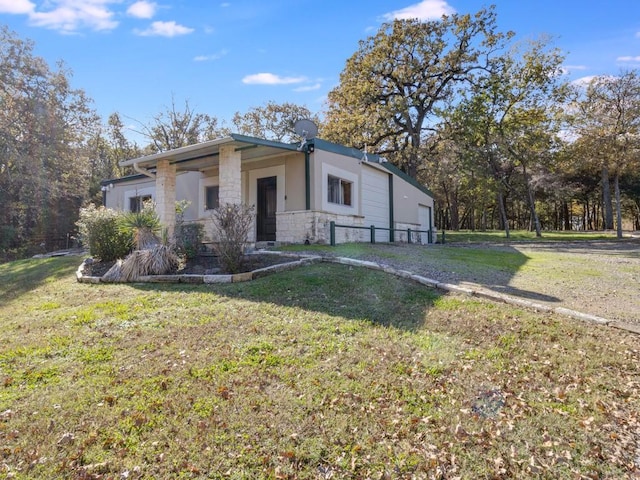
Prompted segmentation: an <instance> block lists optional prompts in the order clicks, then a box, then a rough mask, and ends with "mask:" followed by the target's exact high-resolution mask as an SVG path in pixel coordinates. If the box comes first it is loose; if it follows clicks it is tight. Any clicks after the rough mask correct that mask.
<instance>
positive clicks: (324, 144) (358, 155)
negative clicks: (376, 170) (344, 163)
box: [312, 138, 380, 163]
mask: <svg viewBox="0 0 640 480" xmlns="http://www.w3.org/2000/svg"><path fill="white" fill-rule="evenodd" d="M312 142H313V144H314V145H315V147H316V149H319V150H324V151H325V152H331V153H337V154H339V155H344V156H345V157H351V158H355V159H358V160H363V159H364V155H365V154H364V152H363V151H362V150H358V149H357V148H355V147H346V146H344V145H339V144H337V143H332V142H328V141H327V140H322V139H320V138H314V139H313V140H312ZM367 159H368V160H369V161H370V162H374V163H380V156H379V155H377V154H375V153H367Z"/></svg>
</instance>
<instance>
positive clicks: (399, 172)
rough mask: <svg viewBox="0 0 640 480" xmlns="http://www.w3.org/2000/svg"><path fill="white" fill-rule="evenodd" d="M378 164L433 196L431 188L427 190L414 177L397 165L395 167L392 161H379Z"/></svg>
mask: <svg viewBox="0 0 640 480" xmlns="http://www.w3.org/2000/svg"><path fill="white" fill-rule="evenodd" d="M380 165H381V166H383V167H384V168H386V169H387V170H389V171H390V172H391V173H393V174H394V175H397V176H398V177H400V178H402V179H403V180H404V181H406V182H407V183H410V184H411V185H413V186H414V187H416V188H417V189H419V190H420V191H422V192H423V193H426V194H427V195H429V196H430V197H431V198H433V192H432V191H431V190H429V189H428V188H427V187H425V186H424V185H422V184H421V183H420V182H418V181H417V180H416V179H415V178H413V177H411V176H409V175H407V174H406V173H404V172H403V171H402V170H400V169H399V168H398V167H396V166H395V165H394V164H393V163H389V162H380Z"/></svg>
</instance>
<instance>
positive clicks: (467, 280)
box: [318, 244, 561, 303]
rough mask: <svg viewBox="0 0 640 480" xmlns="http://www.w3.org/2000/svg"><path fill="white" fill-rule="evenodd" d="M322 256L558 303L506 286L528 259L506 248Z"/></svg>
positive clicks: (348, 249) (333, 251)
mask: <svg viewBox="0 0 640 480" xmlns="http://www.w3.org/2000/svg"><path fill="white" fill-rule="evenodd" d="M318 251H319V252H320V253H322V254H325V255H332V256H347V257H350V258H356V259H360V260H368V261H373V262H376V263H378V264H380V265H391V266H393V267H394V268H396V269H401V270H407V271H409V272H412V273H415V274H418V275H422V276H424V277H427V278H430V279H433V280H437V281H440V282H442V283H449V284H454V285H464V286H468V284H475V285H480V286H483V287H485V288H486V289H489V290H493V291H496V292H499V293H502V294H505V295H511V296H515V297H519V298H523V299H528V300H537V301H544V302H551V303H558V302H560V301H561V299H559V298H557V297H554V296H550V295H546V294H543V293H541V292H538V291H535V290H524V289H521V288H515V287H512V286H510V282H511V280H512V279H513V277H514V275H515V274H516V273H517V272H518V270H520V268H522V266H523V265H524V264H525V263H526V262H527V261H528V260H529V257H528V256H527V255H525V254H523V253H522V252H520V251H519V250H518V249H516V248H514V247H512V246H509V245H500V246H497V247H495V246H494V247H492V248H488V247H487V246H486V245H485V246H483V245H478V244H475V245H471V244H468V245H457V246H452V245H431V246H422V245H406V244H405V245H403V244H400V245H388V244H387V245H385V244H377V245H367V244H348V245H339V246H338V247H320V248H318Z"/></svg>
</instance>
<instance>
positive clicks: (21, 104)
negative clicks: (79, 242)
mask: <svg viewBox="0 0 640 480" xmlns="http://www.w3.org/2000/svg"><path fill="white" fill-rule="evenodd" d="M33 48H34V45H33V43H32V42H31V41H25V40H21V39H19V38H18V37H17V36H16V35H15V34H14V33H13V32H10V31H9V30H8V29H7V28H6V27H2V28H1V29H0V158H1V160H0V204H1V205H2V206H3V208H2V211H1V212H0V225H1V226H2V231H3V232H5V234H7V232H8V234H9V235H11V238H10V239H7V238H6V237H5V238H4V240H3V241H2V242H0V243H2V244H3V245H4V246H5V248H6V249H22V250H23V251H25V252H26V250H28V247H29V245H38V244H43V246H44V248H47V249H50V248H53V247H64V246H65V244H66V243H68V242H67V241H66V240H67V239H68V236H69V235H70V234H71V233H73V232H74V231H75V222H76V220H77V216H78V210H79V207H80V205H81V204H82V201H83V200H84V199H85V198H86V196H87V190H88V184H89V180H88V179H89V176H90V175H89V168H88V165H89V155H90V148H89V139H90V138H92V137H93V136H94V134H95V131H96V128H97V126H98V117H97V115H96V113H95V112H94V111H93V109H92V108H91V106H90V103H91V101H90V99H89V98H87V96H86V95H85V93H84V92H83V91H82V90H77V89H73V88H72V87H71V85H70V76H71V73H70V72H69V71H68V70H67V69H66V68H65V66H64V65H63V64H62V63H60V64H58V65H57V70H51V69H50V67H49V66H48V65H47V64H46V62H45V61H44V60H43V59H42V58H40V57H36V56H34V55H33Z"/></svg>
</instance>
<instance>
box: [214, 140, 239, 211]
mask: <svg viewBox="0 0 640 480" xmlns="http://www.w3.org/2000/svg"><path fill="white" fill-rule="evenodd" d="M240 164H241V154H240V152H237V151H236V147H235V146H233V145H221V146H220V169H219V172H220V189H219V191H218V194H219V196H220V205H222V204H224V203H235V204H239V203H241V202H242V181H241V173H240Z"/></svg>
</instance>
